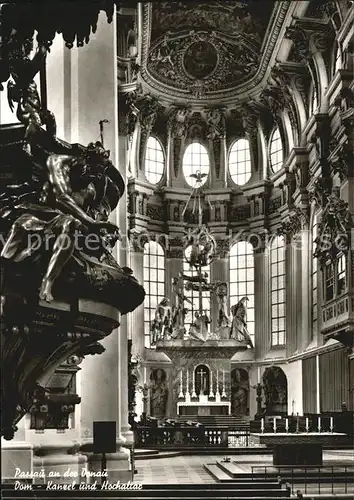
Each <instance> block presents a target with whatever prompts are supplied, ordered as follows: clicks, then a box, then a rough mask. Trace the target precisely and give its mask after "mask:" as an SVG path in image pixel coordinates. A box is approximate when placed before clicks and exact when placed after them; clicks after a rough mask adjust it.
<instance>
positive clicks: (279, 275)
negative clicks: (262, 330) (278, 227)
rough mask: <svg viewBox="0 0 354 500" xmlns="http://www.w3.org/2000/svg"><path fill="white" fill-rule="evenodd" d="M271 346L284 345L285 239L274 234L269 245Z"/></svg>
mask: <svg viewBox="0 0 354 500" xmlns="http://www.w3.org/2000/svg"><path fill="white" fill-rule="evenodd" d="M270 287H271V322H272V323H271V332H272V338H271V342H272V346H278V345H285V333H286V327H285V318H286V296H285V241H284V237H283V236H276V237H275V238H274V239H273V241H272V243H271V245H270Z"/></svg>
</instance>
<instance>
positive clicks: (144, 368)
mask: <svg viewBox="0 0 354 500" xmlns="http://www.w3.org/2000/svg"><path fill="white" fill-rule="evenodd" d="M144 384H146V366H144Z"/></svg>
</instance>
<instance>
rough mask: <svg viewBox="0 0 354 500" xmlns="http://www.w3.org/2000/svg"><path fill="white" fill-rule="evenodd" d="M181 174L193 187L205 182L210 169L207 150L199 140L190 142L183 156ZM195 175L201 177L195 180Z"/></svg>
mask: <svg viewBox="0 0 354 500" xmlns="http://www.w3.org/2000/svg"><path fill="white" fill-rule="evenodd" d="M182 168H183V174H184V177H185V179H186V181H187V184H189V185H190V186H192V187H195V186H196V185H197V183H198V186H202V185H203V184H205V183H206V181H207V179H208V175H209V170H210V162H209V155H208V151H207V149H206V147H205V146H203V144H200V142H192V144H190V145H189V146H188V147H187V148H186V151H185V153H184V156H183V167H182ZM197 176H198V177H199V178H200V179H201V180H200V182H198V181H197Z"/></svg>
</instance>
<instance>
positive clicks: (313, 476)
mask: <svg viewBox="0 0 354 500" xmlns="http://www.w3.org/2000/svg"><path fill="white" fill-rule="evenodd" d="M241 465H242V464H241ZM203 467H204V470H206V471H207V472H208V473H209V474H210V475H211V476H212V477H213V479H215V480H216V481H217V482H219V483H225V484H230V483H232V484H234V485H235V487H237V485H238V484H239V482H242V483H245V482H256V481H261V482H268V481H269V482H270V483H274V482H276V481H278V480H279V478H280V479H281V481H282V482H284V483H285V482H289V483H297V484H304V483H312V482H313V483H316V484H317V483H318V479H319V472H318V469H316V468H314V469H307V470H305V469H302V468H295V469H292V468H291V467H289V468H288V469H286V468H281V469H278V468H276V467H272V466H267V467H266V468H265V467H264V468H263V470H262V466H257V467H256V466H255V468H254V471H253V472H252V470H251V468H250V470H249V471H242V470H241V468H240V467H239V466H238V464H237V463H235V462H221V461H217V462H216V463H214V464H206V465H204V466H203ZM265 469H266V470H265ZM353 470H354V469H353V468H352V467H347V468H346V466H338V465H337V466H336V470H335V472H334V473H333V471H332V468H331V466H328V467H323V468H321V472H320V478H321V483H327V484H328V483H332V482H333V478H335V483H338V484H343V483H347V484H354V474H353Z"/></svg>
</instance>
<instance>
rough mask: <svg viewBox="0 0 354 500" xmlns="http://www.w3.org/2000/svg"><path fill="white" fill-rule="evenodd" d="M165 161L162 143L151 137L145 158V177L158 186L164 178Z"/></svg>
mask: <svg viewBox="0 0 354 500" xmlns="http://www.w3.org/2000/svg"><path fill="white" fill-rule="evenodd" d="M164 166H165V161H164V155H163V151H162V147H161V144H160V142H159V141H158V140H157V139H156V138H155V137H153V136H150V137H149V140H148V142H147V146H146V156H145V177H146V179H147V180H148V181H149V182H151V184H158V183H159V182H160V181H161V179H162V176H163V171H164Z"/></svg>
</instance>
